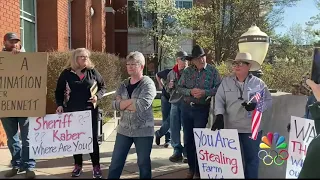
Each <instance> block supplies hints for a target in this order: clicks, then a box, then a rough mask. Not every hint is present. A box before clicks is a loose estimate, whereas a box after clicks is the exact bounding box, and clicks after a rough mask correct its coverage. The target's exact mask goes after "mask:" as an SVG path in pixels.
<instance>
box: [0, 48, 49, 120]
mask: <svg viewBox="0 0 320 180" xmlns="http://www.w3.org/2000/svg"><path fill="white" fill-rule="evenodd" d="M47 63H48V55H47V53H18V54H12V53H11V52H1V53H0V117H38V116H44V115H45V114H46V88H47Z"/></svg>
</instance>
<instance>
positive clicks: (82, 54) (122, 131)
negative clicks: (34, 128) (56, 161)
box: [1, 33, 320, 179]
mask: <svg viewBox="0 0 320 180" xmlns="http://www.w3.org/2000/svg"><path fill="white" fill-rule="evenodd" d="M19 41H20V40H19V38H18V36H17V35H16V34H14V33H8V34H6V35H5V37H4V46H5V48H4V49H3V51H11V52H13V53H19V52H23V47H21V45H20V43H19ZM227 62H228V64H229V65H230V67H231V68H232V71H233V74H232V75H229V76H227V77H225V78H223V79H221V77H220V74H219V72H218V70H217V69H216V68H215V67H214V66H213V65H211V64H208V63H207V61H206V53H205V51H204V50H203V48H201V47H200V46H199V45H195V46H194V47H193V49H192V53H191V55H188V54H187V53H186V52H184V51H179V52H177V53H176V64H175V65H174V66H173V67H172V68H170V69H166V70H164V71H161V72H158V73H157V75H156V77H157V82H158V84H159V87H161V88H162V95H161V107H162V117H163V123H162V126H161V128H160V129H159V130H157V131H154V117H153V111H152V102H153V100H154V99H155V97H156V86H155V83H154V81H153V80H152V79H151V78H150V77H148V76H145V75H143V69H144V67H145V57H144V55H143V54H142V53H140V52H137V51H135V52H131V53H130V54H129V55H128V56H127V58H126V68H127V72H128V75H129V78H127V79H125V80H124V81H123V82H121V84H120V85H119V87H118V89H117V91H116V94H115V97H114V100H113V101H112V107H113V109H115V110H117V111H119V112H120V113H121V119H120V120H119V125H118V128H117V135H116V141H115V146H114V150H113V154H112V160H111V165H110V167H109V174H108V178H110V179H118V178H120V176H121V174H122V171H123V168H124V165H125V161H126V158H127V155H128V152H129V150H130V148H131V146H132V144H134V145H135V149H136V153H137V157H138V158H137V159H138V162H137V164H138V166H139V173H140V178H141V179H147V178H148V179H149V178H152V174H151V159H150V154H151V151H152V145H153V140H154V137H155V142H156V144H157V145H160V139H161V137H163V136H165V144H164V147H168V146H169V145H171V146H172V147H173V153H172V156H170V157H169V160H170V161H172V162H184V163H188V166H189V171H188V174H186V177H185V178H194V179H197V178H200V172H199V167H198V160H197V153H196V147H195V140H194V133H193V128H206V126H207V124H208V119H209V111H210V105H211V99H213V101H214V103H215V108H214V114H215V116H216V118H215V119H216V120H215V121H214V123H213V124H212V127H211V130H213V131H216V130H219V129H237V130H238V133H239V140H240V146H241V147H242V150H241V153H242V154H243V158H244V159H243V161H244V164H245V167H244V176H245V178H258V167H259V157H258V156H257V153H258V151H259V143H260V139H261V136H262V130H261V129H258V131H257V135H256V137H255V138H253V137H251V136H252V131H251V130H252V129H251V119H252V112H253V110H254V109H256V108H257V101H256V100H255V99H254V98H252V97H253V96H255V95H256V94H257V92H261V91H262V90H263V92H264V93H263V96H261V98H263V100H264V104H263V107H260V108H261V110H262V111H266V110H267V109H269V108H271V106H272V98H271V94H270V92H269V90H268V88H267V86H266V84H265V83H264V82H263V81H262V80H261V79H260V78H258V77H256V76H254V75H252V74H251V73H250V71H256V70H259V69H260V68H261V66H260V64H259V63H257V62H256V61H254V60H253V59H252V56H251V54H250V53H246V52H245V53H237V56H236V57H235V59H233V60H228V61H227ZM94 83H97V87H98V90H97V93H96V94H95V95H93V96H92V95H91V92H90V87H91V86H92V85H93V84H94ZM309 84H310V83H309ZM106 86H107V85H106V84H105V83H104V80H103V78H102V76H101V75H100V74H99V72H98V71H97V69H96V68H95V67H94V64H93V63H92V62H91V60H90V51H89V50H87V49H85V48H78V49H76V50H73V51H72V55H71V58H70V59H68V60H67V63H66V66H65V68H64V70H63V71H62V72H61V74H60V76H59V78H58V81H57V86H56V90H55V98H56V104H57V110H56V112H57V113H63V112H74V111H83V110H91V112H92V132H93V152H92V153H90V156H91V160H92V167H93V177H94V178H102V172H101V169H100V161H99V160H100V156H99V144H98V138H97V136H98V134H97V133H98V123H97V122H98V108H99V106H97V107H95V106H94V104H95V103H97V102H98V101H100V100H101V99H102V97H103V95H104V94H105V92H106ZM311 87H312V88H313V89H317V93H316V94H315V98H316V99H317V100H319V98H320V97H319V96H320V95H319V94H320V90H319V89H320V88H319V87H318V86H316V85H314V84H312V83H311ZM317 108H318V109H319V106H318V105H317V104H316V105H314V106H313V109H312V108H311V109H310V112H311V114H312V116H313V117H315V118H318V117H317V116H316V115H314V114H318V113H317V112H318V111H319V110H318V109H317ZM318 119H319V118H318ZM1 120H2V124H3V127H4V129H5V132H6V135H7V138H8V147H9V149H10V152H11V155H12V161H11V165H12V169H11V170H10V171H8V172H7V173H6V174H5V176H6V177H13V176H15V175H16V174H17V173H18V172H22V171H26V178H30V179H32V178H35V173H34V168H35V166H36V161H35V160H33V159H30V158H29V139H28V131H29V130H28V127H29V125H28V123H29V122H28V121H27V117H8V118H1ZM18 126H19V129H20V132H21V140H22V145H21V144H20V139H19V136H18ZM181 128H182V129H183V143H182V141H181ZM314 144H315V143H314ZM308 153H311V152H309V151H308ZM73 157H74V169H73V171H72V172H71V176H72V177H79V176H80V175H81V172H82V165H83V164H82V155H81V154H75V155H73ZM306 161H307V159H306ZM309 161H310V160H309ZM311 161H312V160H311ZM305 172H306V171H302V173H301V174H305Z"/></svg>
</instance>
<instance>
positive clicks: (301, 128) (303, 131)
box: [286, 116, 317, 179]
mask: <svg viewBox="0 0 320 180" xmlns="http://www.w3.org/2000/svg"><path fill="white" fill-rule="evenodd" d="M316 136H317V132H316V129H315V126H314V121H313V120H310V119H305V118H300V117H294V116H291V130H290V135H289V140H290V141H289V148H288V153H289V158H288V160H287V170H286V179H288V178H295V179H296V178H298V176H299V173H300V171H301V168H302V166H303V162H304V159H305V157H306V154H307V149H308V146H309V144H310V142H311V141H312V140H313V139H314V138H315V137H316Z"/></svg>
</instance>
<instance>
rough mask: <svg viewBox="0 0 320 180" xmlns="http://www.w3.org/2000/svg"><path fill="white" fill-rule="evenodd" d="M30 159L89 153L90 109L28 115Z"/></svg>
mask: <svg viewBox="0 0 320 180" xmlns="http://www.w3.org/2000/svg"><path fill="white" fill-rule="evenodd" d="M29 139H30V146H29V147H30V149H29V154H30V158H33V159H40V158H43V157H57V156H63V155H73V154H88V153H92V152H93V149H92V148H93V145H92V143H93V142H92V140H93V139H92V120H91V111H90V110H88V111H78V112H70V113H63V114H60V115H59V114H50V115H46V116H45V117H32V118H29Z"/></svg>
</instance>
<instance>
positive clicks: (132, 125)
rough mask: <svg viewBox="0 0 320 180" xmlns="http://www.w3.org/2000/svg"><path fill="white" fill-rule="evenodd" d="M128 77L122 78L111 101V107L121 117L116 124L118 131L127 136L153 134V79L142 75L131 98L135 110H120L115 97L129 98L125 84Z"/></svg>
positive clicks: (154, 94) (154, 89)
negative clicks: (118, 112)
mask: <svg viewBox="0 0 320 180" xmlns="http://www.w3.org/2000/svg"><path fill="white" fill-rule="evenodd" d="M129 80H130V79H126V80H124V81H123V82H122V83H121V84H120V87H119V88H118V90H117V92H116V94H115V98H114V100H113V101H112V108H113V109H115V110H117V111H120V114H121V118H120V121H119V125H118V129H117V131H118V133H119V134H122V135H125V136H128V137H148V136H153V135H154V118H153V111H152V102H153V100H154V98H155V97H156V93H157V92H156V86H155V85H154V82H153V80H152V79H151V78H150V77H148V76H144V77H143V78H142V80H141V81H140V83H139V84H138V86H137V87H136V88H135V89H134V91H133V92H132V95H131V99H134V103H133V105H134V106H135V107H136V112H132V111H129V110H124V111H122V110H120V103H119V101H116V97H117V96H120V97H121V99H129V94H128V91H127V85H128V84H129V82H130V81H129Z"/></svg>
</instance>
